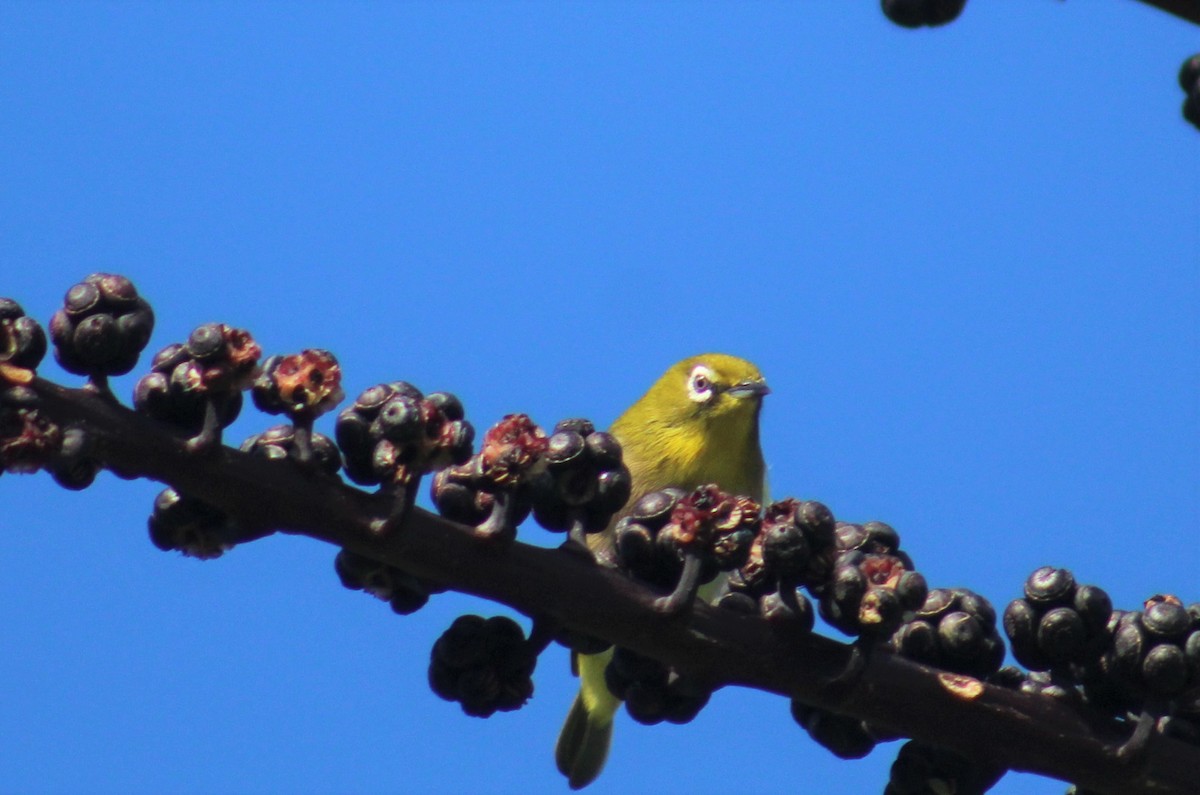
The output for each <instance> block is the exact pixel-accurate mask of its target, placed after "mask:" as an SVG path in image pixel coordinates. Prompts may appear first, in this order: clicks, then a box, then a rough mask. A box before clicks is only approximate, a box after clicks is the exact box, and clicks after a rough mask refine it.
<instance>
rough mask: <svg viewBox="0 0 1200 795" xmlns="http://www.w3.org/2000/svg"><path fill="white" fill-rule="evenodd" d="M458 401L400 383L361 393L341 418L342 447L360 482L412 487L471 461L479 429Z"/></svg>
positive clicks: (349, 468)
mask: <svg viewBox="0 0 1200 795" xmlns="http://www.w3.org/2000/svg"><path fill="white" fill-rule="evenodd" d="M463 416H464V413H463V407H462V403H460V402H459V400H458V398H456V397H455V396H454V395H451V394H450V393H448V392H433V393H430V394H429V395H423V394H421V391H420V390H419V389H417V388H416V387H414V386H413V385H412V384H408V383H405V382H404V381H395V382H393V383H390V384H378V385H376V386H373V387H370V388H368V389H366V390H364V391H363V392H362V394H360V395H359V396H358V397H357V398H356V399H355V401H354V403H353V405H350V406H347V407H346V408H344V409H342V411H341V412H340V413H339V414H338V419H337V430H336V435H337V440H338V446H339V447H341V449H342V452H343V453H344V454H345V456H346V474H347V475H348V476H349V477H350V479H351V480H353V481H354V482H355V483H358V484H360V485H363V486H373V485H377V484H380V483H383V484H389V485H391V484H397V485H401V486H409V485H412V484H415V483H416V481H417V480H418V479H419V478H420V477H421V476H422V475H424V474H426V473H428V472H431V471H433V470H435V469H440V468H442V467H445V466H448V465H450V464H461V463H463V462H465V461H466V460H467V459H468V458H470V457H471V444H472V442H474V440H475V429H474V428H472V427H471V424H470V423H469V422H467V421H466V420H464V419H463Z"/></svg>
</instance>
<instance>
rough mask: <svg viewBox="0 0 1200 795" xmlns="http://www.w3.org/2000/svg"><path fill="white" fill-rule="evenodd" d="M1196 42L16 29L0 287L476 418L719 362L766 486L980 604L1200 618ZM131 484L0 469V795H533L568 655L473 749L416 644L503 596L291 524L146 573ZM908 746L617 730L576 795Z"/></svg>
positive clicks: (704, 781)
mask: <svg viewBox="0 0 1200 795" xmlns="http://www.w3.org/2000/svg"><path fill="white" fill-rule="evenodd" d="M1197 50H1200V29H1198V28H1196V27H1195V26H1189V25H1187V24H1185V23H1183V22H1181V21H1179V20H1177V19H1175V18H1173V17H1169V16H1167V15H1165V14H1163V13H1161V12H1159V11H1156V10H1154V9H1152V8H1150V7H1148V6H1145V5H1142V4H1140V3H1135V2H1111V3H1084V2H1080V3H1056V2H1048V1H1042V2H1033V1H1032V0H1031V1H1030V2H1020V3H995V2H992V3H989V2H982V0H972V2H971V3H969V5H968V7H967V9H966V11H965V13H964V14H963V16H962V18H961V19H960V20H959V21H958V22H956V23H955V24H953V25H951V26H949V27H947V28H944V29H940V30H935V31H928V30H926V31H917V32H911V31H906V30H902V29H900V28H897V27H895V26H893V25H892V24H890V23H889V22H887V21H886V20H885V19H884V18H883V16H882V15H881V14H880V12H879V9H878V4H877V3H875V2H870V1H869V0H862V2H856V3H833V2H754V3H749V2H726V3H716V2H699V0H697V2H661V3H649V2H646V3H632V2H621V3H618V2H611V3H602V2H591V3H569V2H546V3H542V2H525V3H499V2H495V3H484V2H476V3H458V2H442V3H418V2H410V3H395V4H366V3H361V4H352V3H329V4H298V3H277V4H269V3H205V4H183V3H178V4H167V3H161V4H159V3H126V4H116V3H73V4H67V3H61V4H55V3H5V4H3V5H0V109H2V110H0V294H2V295H9V296H12V297H15V298H17V299H18V300H20V301H21V302H22V303H24V305H25V307H26V309H27V310H29V311H30V312H31V313H33V314H35V315H37V316H39V317H41V318H42V319H43V320H45V319H48V318H49V315H50V314H51V313H52V311H53V310H54V308H55V306H56V305H57V303H58V301H59V300H60V299H61V296H62V293H63V292H64V291H65V289H66V288H67V287H68V286H69V285H70V284H71V283H73V282H74V281H77V280H78V279H79V278H80V277H82V276H84V275H85V274H87V273H89V272H92V271H95V270H113V271H118V272H123V273H126V274H128V275H129V276H131V277H133V278H134V279H135V281H136V283H137V285H138V286H139V287H140V288H141V290H142V292H143V293H144V294H145V295H147V296H148V297H149V298H150V299H151V300H152V301H153V303H154V306H155V308H156V310H157V312H158V318H159V320H158V327H157V330H156V332H155V335H154V338H153V340H152V342H151V347H152V349H153V350H157V349H158V348H161V347H162V346H164V345H166V344H168V343H169V342H172V341H175V340H180V339H182V338H184V337H185V335H186V334H187V332H188V331H189V330H190V329H191V328H192V327H194V326H196V325H198V324H200V323H204V322H209V321H214V320H219V321H223V322H227V323H230V324H233V325H237V326H243V327H247V328H249V329H251V330H252V331H253V332H254V334H255V335H256V336H257V338H258V339H259V340H260V341H261V342H262V344H263V346H264V348H265V349H266V350H267V352H268V353H277V352H291V351H295V350H299V349H301V348H304V347H324V348H329V349H331V350H333V351H335V352H336V354H337V355H338V357H339V358H340V360H341V362H342V364H343V366H344V371H345V378H346V387H347V391H349V392H351V393H356V392H357V391H359V390H360V389H362V388H364V387H366V386H368V385H370V384H373V383H377V382H379V381H387V380H393V379H407V380H411V381H413V382H414V383H416V384H417V385H418V386H420V387H422V388H424V389H427V390H433V389H448V390H451V391H454V392H456V393H457V394H458V395H459V396H460V397H461V398H462V399H463V401H464V402H465V404H466V406H467V409H468V413H469V416H470V418H471V419H472V420H474V421H475V422H476V424H477V425H478V426H481V427H486V426H487V425H488V424H490V423H491V422H492V421H494V420H495V419H497V418H499V417H500V416H501V415H503V414H505V413H508V412H512V411H527V412H529V413H530V414H532V415H533V417H534V418H535V419H537V420H538V421H540V422H542V423H545V424H547V425H549V424H553V423H554V422H555V421H556V420H557V419H559V418H562V417H566V416H578V415H584V416H590V417H592V418H594V419H595V420H596V421H597V422H598V423H601V424H607V423H608V422H610V421H611V420H612V419H613V418H614V417H615V416H616V415H617V414H618V413H619V412H620V411H621V410H622V409H623V408H624V407H625V406H626V405H627V404H628V403H630V402H631V401H632V400H634V399H635V398H636V397H637V396H638V395H640V394H641V392H642V390H644V388H645V387H646V386H647V385H648V384H649V383H650V382H651V381H652V380H653V379H654V378H655V377H656V376H657V375H658V374H659V373H660V371H661V370H663V369H664V368H665V367H666V366H667V365H669V364H670V363H672V362H673V361H675V360H676V359H679V358H682V357H684V356H687V355H690V354H694V353H699V352H704V351H709V350H718V351H725V352H729V353H735V354H740V355H743V356H746V357H748V358H751V359H753V360H754V361H756V362H757V363H758V364H759V365H760V366H761V367H762V369H763V371H764V372H765V373H766V375H767V378H768V380H769V382H770V384H771V386H772V387H773V389H774V393H773V394H772V395H771V396H770V397H769V398H768V400H767V406H766V409H765V413H764V416H763V422H764V436H765V438H764V446H765V450H766V455H767V458H768V461H769V462H770V479H771V484H772V490H773V492H774V494H775V495H777V496H782V495H796V496H801V497H805V498H813V499H820V500H823V501H825V502H826V503H827V504H828V505H829V506H830V507H831V508H832V509H833V510H834V512H835V513H836V514H837V515H838V516H839V517H841V518H845V519H850V520H866V519H882V520H885V521H888V522H890V523H892V524H893V525H894V526H895V527H896V528H897V529H898V530H899V531H900V532H901V534H902V537H903V539H904V545H905V547H906V548H907V549H908V550H909V551H910V553H911V554H912V556H913V557H914V559H915V560H916V563H917V565H918V567H919V568H920V569H921V570H922V571H923V572H924V573H925V574H926V576H927V578H928V579H929V581H930V583H931V584H932V585H935V586H959V585H962V586H969V587H972V588H975V589H976V590H978V591H980V592H982V593H983V594H984V595H985V596H987V597H988V598H989V599H991V600H992V601H993V602H994V603H995V604H996V605H997V606H1003V605H1004V604H1006V603H1007V602H1008V600H1010V599H1012V598H1013V597H1015V596H1017V595H1018V594H1019V591H1020V588H1021V583H1022V581H1023V579H1024V578H1025V577H1026V575H1027V574H1028V573H1029V572H1030V571H1031V570H1032V569H1034V568H1035V567H1037V566H1040V565H1043V564H1055V565H1062V566H1068V567H1070V568H1072V569H1074V570H1075V572H1076V574H1077V576H1078V577H1079V578H1080V579H1081V580H1083V581H1085V582H1093V583H1096V584H1099V585H1102V586H1104V587H1105V588H1107V589H1108V590H1109V591H1110V593H1111V594H1112V595H1113V597H1114V600H1115V601H1116V603H1117V604H1118V606H1122V607H1132V606H1135V605H1136V604H1138V603H1140V601H1141V600H1142V599H1143V598H1145V597H1147V596H1149V595H1151V594H1153V593H1156V592H1174V593H1177V594H1179V595H1180V596H1181V597H1182V598H1184V599H1185V600H1187V601H1194V600H1200V588H1198V586H1197V579H1196V560H1197V558H1196V543H1195V538H1196V532H1197V526H1198V519H1200V309H1198V308H1200V195H1198V194H1200V131H1197V130H1196V129H1194V128H1191V127H1189V126H1188V125H1186V124H1185V123H1184V122H1183V121H1182V119H1181V118H1180V114H1179V106H1180V103H1181V101H1182V99H1183V95H1182V93H1181V92H1180V90H1179V88H1178V86H1177V84H1176V82H1175V74H1176V70H1177V69H1178V67H1179V64H1180V63H1181V62H1182V61H1183V59H1184V58H1185V57H1187V56H1189V55H1191V54H1192V53H1194V52H1196V51H1197ZM44 372H45V374H46V375H49V376H51V377H56V378H63V379H65V380H66V381H67V382H68V383H78V382H79V379H77V378H74V377H71V376H64V375H63V374H62V373H61V371H59V370H58V369H57V367H55V366H54V365H53V364H48V365H47V366H46V367H45V368H44ZM133 380H134V379H133V377H127V378H123V379H118V380H117V382H116V388H117V391H118V393H119V394H120V395H122V396H123V397H125V398H126V399H128V396H129V394H130V392H131V390H132V385H133ZM274 422H275V420H274V419H273V418H267V417H265V416H263V415H259V414H256V413H255V412H253V411H247V412H246V413H245V414H244V415H243V417H242V418H241V419H240V420H239V421H238V423H237V424H236V425H235V426H234V428H233V429H232V430H231V431H230V438H231V439H233V440H234V441H237V440H240V439H241V438H244V437H245V436H247V435H249V434H250V433H253V432H255V431H256V430H258V429H261V428H264V427H266V426H267V425H269V424H274ZM319 428H322V429H324V430H326V431H330V430H331V428H332V421H331V420H326V421H324V422H323V423H322V424H321V425H319ZM158 488H159V487H158V486H157V485H156V484H152V483H147V482H137V483H126V482H123V481H118V480H116V479H115V478H114V477H112V476H111V475H107V474H106V475H102V476H101V478H100V479H99V480H98V482H97V483H96V484H95V486H94V487H93V488H92V489H90V490H88V491H86V492H83V493H68V492H64V491H62V490H60V489H58V488H56V487H55V486H54V485H53V484H52V482H51V480H50V478H49V477H48V476H46V475H44V474H42V475H37V476H32V477H23V478H18V477H16V476H7V475H6V476H4V477H2V478H0V539H3V546H4V551H3V554H0V645H2V648H3V652H2V653H0V682H2V683H3V684H2V685H0V738H3V751H2V753H0V791H4V792H78V791H86V792H98V793H99V792H112V793H159V792H179V793H209V792H239V793H241V792H245V793H265V792H313V793H319V792H354V791H358V792H380V791H391V792H478V791H482V792H522V793H529V792H533V793H562V792H565V791H566V790H565V786H564V785H563V783H562V779H560V777H559V775H558V773H557V772H556V771H555V769H554V763H553V758H552V746H553V744H554V740H555V737H556V735H557V732H558V728H559V724H560V721H561V719H562V716H563V714H564V713H565V711H566V708H567V706H568V704H569V702H570V698H571V694H572V692H573V690H574V687H575V682H574V680H572V678H571V677H570V675H569V673H568V671H567V655H566V653H565V652H564V651H563V650H561V649H557V648H556V649H554V650H552V651H550V652H549V653H548V654H547V655H546V656H544V657H543V658H542V660H541V663H540V665H539V669H538V672H537V675H536V687H537V691H536V694H535V696H534V698H533V700H532V701H531V703H530V704H529V705H528V706H527V707H526V708H525V709H524V710H522V711H520V712H516V713H512V714H507V715H501V716H498V717H495V718H493V719H491V720H487V721H482V720H477V719H472V718H467V717H465V716H463V715H462V714H461V713H460V711H459V710H458V708H457V707H456V706H455V705H452V704H447V703H445V702H442V701H440V700H438V699H437V698H436V697H434V696H433V695H432V694H431V693H430V692H429V690H428V688H427V687H426V684H425V667H426V663H427V659H428V652H429V647H430V645H431V644H432V643H433V641H434V640H435V639H436V637H437V636H438V634H439V633H440V632H441V631H442V630H443V629H444V628H445V627H446V626H447V625H448V624H449V622H450V621H451V620H452V619H453V618H454V617H455V616H456V615H459V614H461V613H464V612H483V613H484V614H493V613H497V612H507V611H506V610H505V609H504V608H500V607H498V606H494V605H489V604H485V603H480V602H477V601H474V600H471V599H467V598H464V597H458V596H455V595H447V596H443V597H437V598H435V599H434V600H433V602H432V603H431V604H430V606H429V607H427V608H426V609H425V610H423V611H422V612H420V613H419V614H418V615H416V616H414V617H411V618H407V619H403V618H397V617H394V616H393V615H391V613H390V611H389V610H388V609H387V608H386V606H384V605H383V604H381V603H378V602H376V601H374V600H372V599H370V598H369V597H366V596H364V595H362V594H358V593H351V592H349V591H346V590H344V589H342V588H341V587H340V585H339V584H338V582H337V580H336V578H335V576H334V574H333V568H332V561H333V556H334V552H335V550H334V549H332V548H330V547H327V546H324V545H321V544H318V543H316V542H312V541H308V540H304V539H295V538H272V539H269V540H266V541H263V542H259V543H254V544H251V545H248V546H246V547H243V548H239V549H236V550H235V551H233V552H232V553H231V554H229V555H227V556H226V557H225V558H223V559H221V560H218V561H212V562H205V563H201V562H197V561H195V560H190V559H184V558H182V557H179V556H177V555H174V554H164V553H162V552H159V551H157V550H156V549H155V548H154V547H152V546H151V544H150V543H149V541H148V539H147V536H146V529H145V519H146V515H147V514H148V512H149V509H150V504H151V500H152V499H153V496H154V495H155V494H156V493H157V491H158ZM422 499H423V500H424V497H423V498H422ZM523 537H524V538H525V539H526V540H529V541H531V542H534V543H541V544H554V543H557V542H558V540H559V539H558V538H557V537H553V536H551V535H550V534H548V533H545V532H543V531H541V530H539V529H537V528H536V527H532V526H531V527H529V528H528V529H527V530H526V531H525V532H523ZM896 747H897V746H895V745H890V746H883V747H881V748H880V749H878V750H877V751H876V752H875V753H874V754H873V755H872V756H871V757H869V758H868V759H867V760H864V761H861V762H850V763H845V762H835V761H834V760H833V758H832V757H831V756H830V755H829V754H828V753H827V752H825V751H824V750H823V749H821V748H819V747H817V746H815V745H814V744H813V743H812V742H810V741H809V740H808V738H807V737H806V735H804V734H803V733H802V732H801V731H800V729H798V728H797V727H796V726H794V725H793V724H792V722H791V718H790V717H789V715H788V709H787V704H786V703H785V702H784V701H783V700H781V699H778V698H773V697H767V696H765V695H763V694H760V693H754V692H746V691H735V690H727V691H723V692H721V693H719V694H718V695H717V696H716V697H715V698H714V699H713V702H712V704H711V705H710V706H709V708H708V709H707V710H705V711H704V712H703V713H702V714H701V715H700V717H699V718H698V719H697V720H696V721H695V722H694V723H693V724H691V725H688V726H685V727H669V726H663V727H655V728H643V727H641V726H637V725H634V724H633V723H632V722H631V721H629V720H628V719H627V718H626V717H625V716H624V715H622V717H621V718H620V721H619V723H618V726H617V736H616V740H615V747H614V750H613V756H612V759H611V762H610V764H609V767H608V770H607V771H606V773H605V775H604V776H603V777H602V778H601V779H600V781H599V782H598V783H597V784H596V785H595V787H594V789H593V790H590V791H589V792H594V793H596V795H602V793H617V792H619V793H638V792H655V793H661V792H674V791H683V790H688V791H692V792H714V793H715V792H726V791H728V790H729V787H730V785H729V783H728V782H730V781H731V780H736V781H738V782H740V783H739V785H738V787H737V788H738V789H740V790H741V791H746V792H765V791H769V790H779V789H783V790H786V791H796V792H801V791H802V792H808V793H833V792H846V793H873V792H874V793H877V792H880V791H882V787H883V784H884V781H885V780H886V770H887V768H888V766H889V764H890V762H891V759H892V758H893V757H894V754H895V748H896ZM1063 789H1064V787H1063V786H1062V785H1060V784H1058V783H1057V782H1051V781H1047V780H1043V779H1037V778H1033V777H1029V776H1010V777H1009V778H1008V779H1006V780H1005V782H1004V783H1003V784H1002V785H1001V786H1000V787H998V788H997V789H996V790H995V791H996V792H997V793H1002V794H1003V795H1014V794H1015V793H1030V794H1031V795H1041V794H1042V793H1046V794H1047V795H1048V794H1049V793H1061V792H1062V791H1063Z"/></svg>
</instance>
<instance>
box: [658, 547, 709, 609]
mask: <svg viewBox="0 0 1200 795" xmlns="http://www.w3.org/2000/svg"><path fill="white" fill-rule="evenodd" d="M703 563H704V561H703V559H702V558H701V557H700V555H698V554H697V553H695V552H693V551H692V550H690V549H689V550H687V551H685V552H684V553H683V571H682V572H681V573H680V575H679V582H678V584H676V586H675V590H674V591H672V592H671V594H670V595H669V596H660V597H659V598H657V599H655V600H654V609H655V610H657V611H658V612H660V613H666V614H667V615H676V614H678V613H681V612H683V611H684V610H686V609H687V608H689V607H691V605H692V601H693V600H694V599H695V598H696V590H697V589H698V588H699V587H700V569H701V567H702V565H703Z"/></svg>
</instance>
